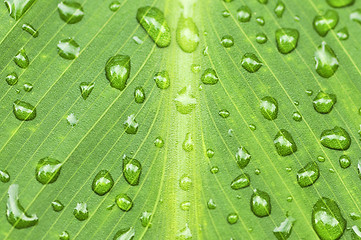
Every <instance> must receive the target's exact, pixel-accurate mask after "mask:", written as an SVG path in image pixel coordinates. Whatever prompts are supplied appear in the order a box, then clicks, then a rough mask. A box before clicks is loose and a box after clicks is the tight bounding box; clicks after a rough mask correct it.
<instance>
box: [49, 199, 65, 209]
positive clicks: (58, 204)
mask: <svg viewBox="0 0 361 240" xmlns="http://www.w3.org/2000/svg"><path fill="white" fill-rule="evenodd" d="M51 206H52V208H53V210H54V211H55V212H60V211H61V210H63V209H64V204H62V203H61V202H60V201H59V200H54V201H52V202H51Z"/></svg>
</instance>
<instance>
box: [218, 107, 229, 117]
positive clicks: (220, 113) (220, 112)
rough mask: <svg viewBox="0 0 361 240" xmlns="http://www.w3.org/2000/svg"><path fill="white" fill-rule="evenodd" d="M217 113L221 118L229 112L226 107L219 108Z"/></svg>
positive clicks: (227, 115)
mask: <svg viewBox="0 0 361 240" xmlns="http://www.w3.org/2000/svg"><path fill="white" fill-rule="evenodd" d="M218 115H219V116H220V117H222V118H228V117H229V115H230V113H229V111H228V110H226V109H221V110H219V112H218Z"/></svg>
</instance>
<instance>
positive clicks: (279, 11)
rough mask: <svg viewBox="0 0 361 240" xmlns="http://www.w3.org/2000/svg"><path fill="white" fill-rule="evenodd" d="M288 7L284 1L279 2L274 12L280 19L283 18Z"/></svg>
mask: <svg viewBox="0 0 361 240" xmlns="http://www.w3.org/2000/svg"><path fill="white" fill-rule="evenodd" d="M285 9H286V6H285V4H284V3H283V2H282V1H278V2H277V4H276V7H275V9H274V10H273V11H274V12H275V14H276V16H277V17H278V18H281V17H282V16H283V13H284V12H285Z"/></svg>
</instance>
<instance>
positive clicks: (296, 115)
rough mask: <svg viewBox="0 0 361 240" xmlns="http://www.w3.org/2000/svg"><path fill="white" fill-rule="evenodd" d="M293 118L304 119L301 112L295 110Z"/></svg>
mask: <svg viewBox="0 0 361 240" xmlns="http://www.w3.org/2000/svg"><path fill="white" fill-rule="evenodd" d="M292 119H293V120H295V121H296V122H301V121H302V115H301V114H300V113H299V112H294V113H293V114H292Z"/></svg>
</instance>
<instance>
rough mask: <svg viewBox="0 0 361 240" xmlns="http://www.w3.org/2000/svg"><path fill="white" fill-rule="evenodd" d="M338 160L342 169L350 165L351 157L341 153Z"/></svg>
mask: <svg viewBox="0 0 361 240" xmlns="http://www.w3.org/2000/svg"><path fill="white" fill-rule="evenodd" d="M338 161H339V163H340V166H341V167H342V168H344V169H345V168H348V167H349V166H350V165H351V159H350V157H349V156H347V155H341V156H340V158H339V159H338Z"/></svg>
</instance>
